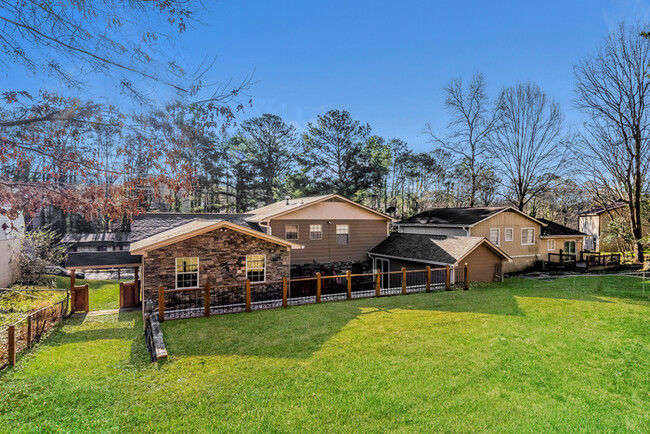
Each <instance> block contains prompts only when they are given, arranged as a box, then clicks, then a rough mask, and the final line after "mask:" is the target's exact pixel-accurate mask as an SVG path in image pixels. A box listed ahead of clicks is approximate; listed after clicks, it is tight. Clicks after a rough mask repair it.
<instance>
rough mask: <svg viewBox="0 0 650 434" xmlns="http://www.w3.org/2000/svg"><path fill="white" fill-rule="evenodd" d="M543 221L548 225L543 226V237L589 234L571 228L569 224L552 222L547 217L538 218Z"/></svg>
mask: <svg viewBox="0 0 650 434" xmlns="http://www.w3.org/2000/svg"><path fill="white" fill-rule="evenodd" d="M538 220H539V221H541V222H543V223H544V224H545V225H546V226H542V231H541V232H542V233H541V234H540V236H542V237H561V236H564V237H571V236H573V237H587V236H588V235H587V234H585V233H582V232H580V231H579V230H576V229H573V228H570V227H568V226H564V225H561V224H559V223H555V222H552V221H550V220H546V219H538Z"/></svg>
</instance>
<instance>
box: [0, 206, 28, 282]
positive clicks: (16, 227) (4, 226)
mask: <svg viewBox="0 0 650 434" xmlns="http://www.w3.org/2000/svg"><path fill="white" fill-rule="evenodd" d="M24 233H25V220H24V218H23V216H22V215H20V216H19V217H18V218H17V219H16V220H13V221H12V220H10V219H8V218H7V217H5V216H3V215H0V287H2V288H6V287H8V286H9V285H11V284H12V283H14V282H15V281H16V279H18V277H19V275H20V270H19V269H18V265H17V261H16V259H15V255H16V253H18V248H19V247H20V238H21V237H22V235H23V234H24Z"/></svg>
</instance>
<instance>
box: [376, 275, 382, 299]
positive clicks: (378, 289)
mask: <svg viewBox="0 0 650 434" xmlns="http://www.w3.org/2000/svg"><path fill="white" fill-rule="evenodd" d="M375 296H377V297H381V270H380V269H377V279H375Z"/></svg>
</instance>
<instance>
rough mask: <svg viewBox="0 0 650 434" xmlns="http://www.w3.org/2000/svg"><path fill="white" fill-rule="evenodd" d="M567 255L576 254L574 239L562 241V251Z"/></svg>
mask: <svg viewBox="0 0 650 434" xmlns="http://www.w3.org/2000/svg"><path fill="white" fill-rule="evenodd" d="M563 253H566V254H567V255H575V254H576V242H575V241H565V242H564V252H563Z"/></svg>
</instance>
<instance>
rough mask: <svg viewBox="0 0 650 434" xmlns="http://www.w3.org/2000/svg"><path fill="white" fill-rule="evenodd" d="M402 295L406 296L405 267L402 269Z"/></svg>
mask: <svg viewBox="0 0 650 434" xmlns="http://www.w3.org/2000/svg"><path fill="white" fill-rule="evenodd" d="M402 294H406V267H402Z"/></svg>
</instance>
